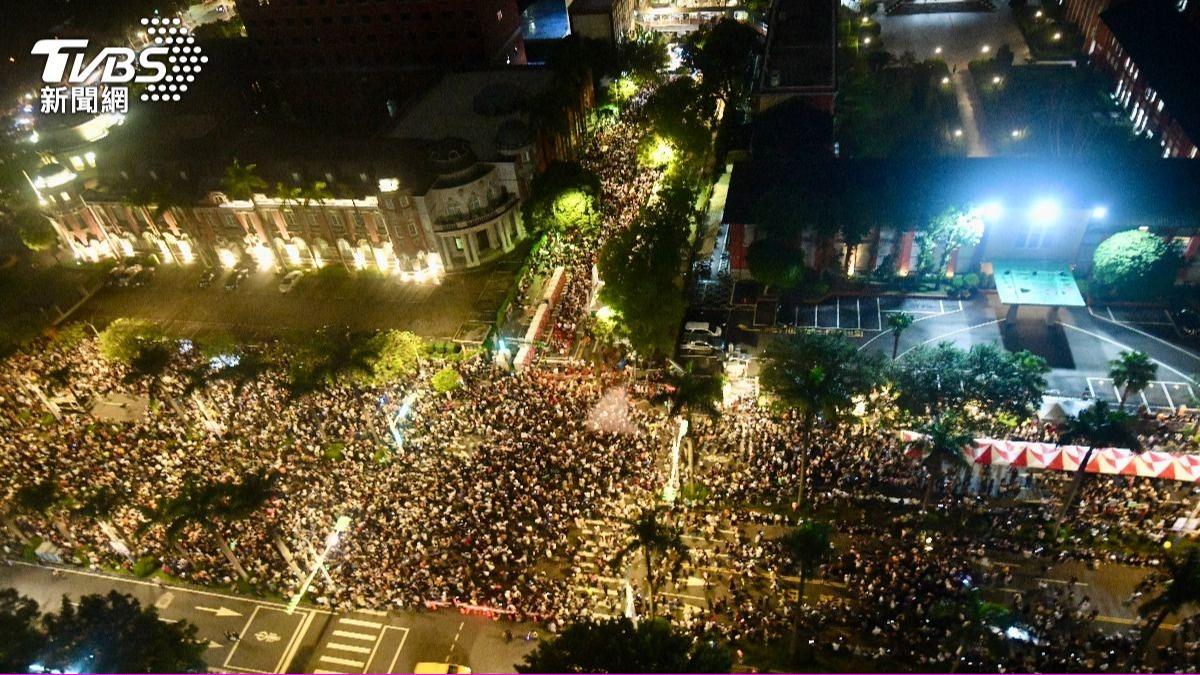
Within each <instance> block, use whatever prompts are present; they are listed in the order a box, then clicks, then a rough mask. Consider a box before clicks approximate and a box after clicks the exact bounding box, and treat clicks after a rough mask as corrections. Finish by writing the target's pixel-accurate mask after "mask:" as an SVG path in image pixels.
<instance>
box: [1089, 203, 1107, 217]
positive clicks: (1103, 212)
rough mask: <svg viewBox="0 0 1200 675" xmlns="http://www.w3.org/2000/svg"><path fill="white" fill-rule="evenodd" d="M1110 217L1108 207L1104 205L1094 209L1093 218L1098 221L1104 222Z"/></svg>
mask: <svg viewBox="0 0 1200 675" xmlns="http://www.w3.org/2000/svg"><path fill="white" fill-rule="evenodd" d="M1107 217H1108V207H1107V206H1104V205H1103V204H1101V205H1099V206H1093V207H1092V218H1095V219H1096V220H1104V219H1105V218H1107Z"/></svg>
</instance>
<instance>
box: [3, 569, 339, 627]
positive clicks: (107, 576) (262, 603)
mask: <svg viewBox="0 0 1200 675" xmlns="http://www.w3.org/2000/svg"><path fill="white" fill-rule="evenodd" d="M8 562H9V563H11V564H13V565H22V566H24V567H33V568H37V569H41V570H44V569H46V567H45V566H44V565H38V564H34V563H28V562H25V561H23V560H10V561H8ZM54 569H56V570H58V571H60V572H62V573H64V574H76V575H79V576H81V577H92V578H94V579H105V580H108V581H115V582H118V583H123V584H135V585H137V586H154V587H155V588H170V589H171V590H172V591H174V592H177V593H194V594H196V595H204V596H207V597H210V598H224V599H226V600H233V601H236V602H246V603H251V604H254V605H257V606H260V607H276V608H279V609H286V608H287V605H285V604H283V603H281V602H271V601H269V600H258V599H256V598H244V597H240V596H237V595H230V594H228V593H215V592H213V591H203V590H196V589H192V588H183V587H182V586H165V585H163V584H161V583H159V582H157V581H143V580H141V579H130V578H129V577H122V576H117V575H114V574H101V573H99V572H90V571H86V570H76V569H70V568H66V567H55V568H54ZM305 611H307V612H316V613H317V614H332V613H333V612H330V611H329V610H327V609H316V608H308V609H305Z"/></svg>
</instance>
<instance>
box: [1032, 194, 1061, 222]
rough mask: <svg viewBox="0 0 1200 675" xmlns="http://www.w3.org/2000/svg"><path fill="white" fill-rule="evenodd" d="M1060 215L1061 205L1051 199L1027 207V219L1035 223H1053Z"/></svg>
mask: <svg viewBox="0 0 1200 675" xmlns="http://www.w3.org/2000/svg"><path fill="white" fill-rule="evenodd" d="M1060 215H1062V205H1061V204H1059V203H1058V202H1057V201H1055V200H1053V199H1049V198H1046V199H1039V200H1037V201H1036V202H1034V203H1033V206H1031V207H1029V218H1030V219H1031V220H1033V221H1034V222H1035V223H1043V224H1045V223H1053V222H1054V221H1056V220H1058V217H1059V216H1060Z"/></svg>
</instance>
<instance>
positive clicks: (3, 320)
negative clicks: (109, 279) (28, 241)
mask: <svg viewBox="0 0 1200 675" xmlns="http://www.w3.org/2000/svg"><path fill="white" fill-rule="evenodd" d="M104 274H105V269H104V267H103V266H99V265H87V266H81V265H61V266H55V267H44V268H39V267H31V266H29V265H27V264H25V263H23V262H21V261H17V262H15V263H13V264H11V265H9V266H7V267H3V268H0V353H4V352H6V351H8V350H10V349H12V348H14V347H16V346H17V345H20V344H21V343H23V342H26V341H28V340H31V339H33V338H35V337H37V336H38V335H40V334H41V333H42V331H44V330H45V329H46V327H47V326H49V325H50V323H51V322H52V321H53V320H54V319H56V318H58V313H57V312H56V311H55V310H54V308H55V307H58V308H59V309H60V310H63V311H66V310H67V309H68V308H69V307H70V306H71V305H74V304H75V303H76V302H77V301H79V300H80V299H81V298H82V297H83V295H84V292H85V290H86V289H90V288H93V287H94V286H95V285H96V284H97V283H98V282H99V281H100V279H101V278H102V277H103V276H104Z"/></svg>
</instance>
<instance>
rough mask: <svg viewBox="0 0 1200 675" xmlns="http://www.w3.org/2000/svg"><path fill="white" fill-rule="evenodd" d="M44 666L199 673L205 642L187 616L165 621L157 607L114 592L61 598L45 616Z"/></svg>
mask: <svg viewBox="0 0 1200 675" xmlns="http://www.w3.org/2000/svg"><path fill="white" fill-rule="evenodd" d="M43 623H44V625H45V631H46V637H47V644H46V647H45V648H44V649H43V651H42V656H41V663H42V665H44V666H45V667H46V668H47V669H48V670H53V671H57V672H84V673H202V672H205V669H206V667H205V664H204V659H203V658H202V655H203V654H204V650H205V649H206V648H207V645H206V643H205V642H204V641H202V640H199V639H197V637H196V635H197V629H196V627H195V626H194V625H192V624H190V623H188V622H186V621H178V622H172V623H166V622H164V621H160V620H159V615H158V610H157V609H155V608H153V607H142V606H141V603H139V602H138V601H137V600H136V599H134V598H133V596H130V595H123V594H121V593H118V592H116V591H111V592H109V594H108V595H85V596H82V597H80V598H79V601H78V602H72V601H71V600H69V599H68V598H65V597H64V598H63V603H62V608H61V609H60V610H59V612H58V614H48V615H46V616H45V617H44V618H43Z"/></svg>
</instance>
